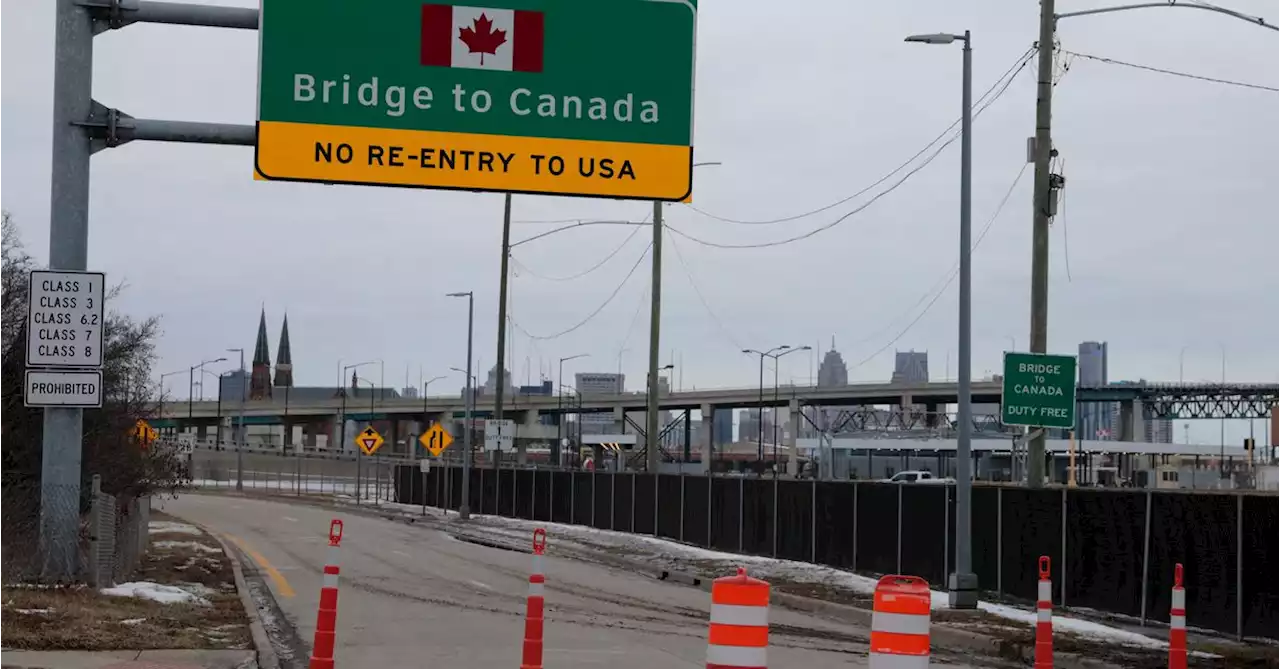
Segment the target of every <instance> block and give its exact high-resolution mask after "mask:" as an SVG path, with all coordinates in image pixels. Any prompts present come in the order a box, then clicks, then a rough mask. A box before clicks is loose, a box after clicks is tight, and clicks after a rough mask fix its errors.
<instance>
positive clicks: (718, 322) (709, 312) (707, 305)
mask: <svg viewBox="0 0 1280 669" xmlns="http://www.w3.org/2000/svg"><path fill="white" fill-rule="evenodd" d="M671 248H672V249H674V250H675V252H676V260H677V261H679V263H680V269H682V270H684V276H685V278H686V279H688V280H689V286H690V287H692V288H693V294H694V295H697V296H698V301H699V302H701V303H702V308H703V309H706V310H707V315H709V316H711V320H712V321H714V322H715V324H716V327H717V328H719V329H720V333H721V334H723V335H724V337H725V339H728V340H729V343H731V344H733V346H734V347H735V348H737V349H738V350H742V349H743V348H745V347H744V346H743V345H742V343H741V342H739V341H738V339H737V338H736V337H734V336H733V333H732V331H731V330H729V328H728V327H725V324H724V321H722V320H720V317H719V316H717V315H716V312H715V310H714V309H712V308H711V304H710V303H709V302H707V298H706V296H705V295H703V294H702V289H701V288H699V287H698V282H697V281H695V280H694V278H693V272H691V271H689V266H688V265H687V264H685V262H684V254H682V253H680V245H679V244H677V243H676V240H675V237H672V238H671Z"/></svg>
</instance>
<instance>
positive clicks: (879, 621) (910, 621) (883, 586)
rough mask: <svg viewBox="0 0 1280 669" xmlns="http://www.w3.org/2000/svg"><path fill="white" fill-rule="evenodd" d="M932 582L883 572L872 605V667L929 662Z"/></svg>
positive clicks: (912, 668) (914, 667) (911, 667)
mask: <svg viewBox="0 0 1280 669" xmlns="http://www.w3.org/2000/svg"><path fill="white" fill-rule="evenodd" d="M931 601H932V595H931V594H930V592H929V583H928V582H927V581H925V580H924V579H923V578H920V577H919V576H900V575H892V576H884V577H881V579H880V580H879V582H877V583H876V592H875V599H874V600H873V602H872V608H871V650H870V658H869V662H868V666H869V667H871V669H922V668H924V667H928V666H929V607H930V603H931Z"/></svg>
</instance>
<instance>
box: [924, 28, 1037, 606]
mask: <svg viewBox="0 0 1280 669" xmlns="http://www.w3.org/2000/svg"><path fill="white" fill-rule="evenodd" d="M957 40H959V41H961V42H963V43H964V48H963V50H962V58H963V60H962V65H961V73H960V79H961V84H960V86H961V92H960V107H961V116H960V305H959V307H960V309H959V311H960V316H959V319H958V320H959V324H960V332H959V340H960V342H959V351H958V355H959V358H960V360H959V369H958V374H959V377H958V378H957V380H956V381H957V384H956V385H957V388H956V395H957V396H958V397H957V405H958V406H957V413H958V415H957V416H956V422H957V423H958V424H959V425H958V429H957V432H956V559H955V569H956V570H955V572H954V573H953V574H951V575H950V579H951V581H950V583H949V585H950V589H949V590H950V591H949V595H948V599H949V600H950V604H951V608H953V609H973V608H977V606H978V577H977V575H975V574H974V573H973V569H972V566H971V558H972V555H971V552H972V546H971V544H970V535H971V532H972V524H971V513H972V509H971V507H970V499H971V497H972V493H973V481H972V476H971V474H970V472H969V467H970V465H971V463H972V460H971V456H970V453H971V452H972V451H971V446H972V444H971V443H970V442H971V440H972V436H973V435H972V433H973V420H972V413H973V406H972V395H971V388H970V382H971V378H970V376H971V370H970V368H969V366H970V363H971V359H970V358H971V350H970V348H971V344H972V342H971V341H970V335H971V334H972V322H971V312H970V308H971V306H972V302H973V282H972V267H971V265H972V263H971V260H972V258H971V256H970V250H971V248H970V243H969V234H970V230H969V229H970V220H969V219H970V209H971V208H972V202H971V198H970V192H971V173H972V163H973V153H972V145H973V48H972V44H971V42H970V39H969V31H968V30H966V31H964V34H963V35H952V34H947V33H938V34H932V35H912V36H910V37H908V38H906V41H908V42H919V43H923V44H951V43H952V42H955V41H957ZM1032 350H1035V342H1032ZM1033 457H1034V455H1033ZM1034 471H1039V470H1038V469H1036V470H1034ZM1037 485H1038V484H1037Z"/></svg>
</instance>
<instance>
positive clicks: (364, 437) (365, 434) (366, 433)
mask: <svg viewBox="0 0 1280 669" xmlns="http://www.w3.org/2000/svg"><path fill="white" fill-rule="evenodd" d="M356 446H359V447H360V450H361V451H364V454H365V455H373V454H374V453H376V452H377V450H378V449H379V448H382V435H380V434H378V431H377V430H375V429H373V426H372V425H369V426H367V427H365V428H364V429H363V430H361V431H360V434H357V435H356Z"/></svg>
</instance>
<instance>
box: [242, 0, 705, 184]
mask: <svg viewBox="0 0 1280 669" xmlns="http://www.w3.org/2000/svg"><path fill="white" fill-rule="evenodd" d="M483 1H484V2H485V5H486V6H484V7H475V6H463V5H455V4H447V3H441V2H438V1H437V2H427V3H424V2H422V0H379V1H378V2H353V1H352V0H262V12H261V25H260V28H259V35H260V37H259V39H260V44H259V64H258V67H259V71H258V140H257V146H256V151H255V165H254V168H255V172H256V176H257V177H259V178H262V179H266V180H283V181H313V182H321V183H350V184H376V185H386V186H419V187H428V188H454V189H464V190H478V191H503V192H526V193H545V194H558V195H588V196H601V197H612V198H635V199H652V200H670V201H679V200H682V199H684V198H685V197H686V196H688V194H689V191H690V188H691V183H692V177H691V175H692V166H693V76H694V37H695V33H696V27H697V2H696V0H607V1H605V0H483Z"/></svg>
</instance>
